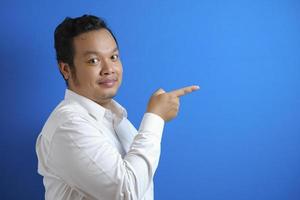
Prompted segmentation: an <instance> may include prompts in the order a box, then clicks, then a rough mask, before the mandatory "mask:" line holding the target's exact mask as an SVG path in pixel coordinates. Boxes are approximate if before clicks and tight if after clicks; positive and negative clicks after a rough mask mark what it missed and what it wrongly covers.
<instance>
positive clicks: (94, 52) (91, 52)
mask: <svg viewBox="0 0 300 200" xmlns="http://www.w3.org/2000/svg"><path fill="white" fill-rule="evenodd" d="M116 51H119V48H118V47H115V48H114V49H113V50H112V51H111V53H114V52H116ZM90 54H100V53H99V52H98V51H85V52H84V54H83V55H84V56H87V55H90Z"/></svg>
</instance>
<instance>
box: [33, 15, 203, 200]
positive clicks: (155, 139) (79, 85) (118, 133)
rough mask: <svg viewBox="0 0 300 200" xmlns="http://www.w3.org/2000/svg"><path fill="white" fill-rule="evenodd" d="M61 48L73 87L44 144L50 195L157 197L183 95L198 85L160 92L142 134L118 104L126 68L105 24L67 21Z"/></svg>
mask: <svg viewBox="0 0 300 200" xmlns="http://www.w3.org/2000/svg"><path fill="white" fill-rule="evenodd" d="M55 49H56V55H57V61H58V65H59V69H60V72H61V74H62V75H63V77H64V79H65V81H66V84H67V89H66V93H65V99H64V100H63V101H62V102H61V103H60V104H59V105H58V106H57V107H56V108H55V110H54V111H53V112H52V113H51V115H50V117H49V118H48V120H47V122H46V123H45V125H44V127H43V129H42V131H41V133H40V135H39V137H38V139H37V144H36V151H37V156H38V172H39V173H40V174H41V175H42V176H43V182H44V186H45V190H46V193H45V198H46V199H47V200H61V199H64V200H77V199H78V200H79V199H85V200H91V199H101V200H102V199H105V200H117V199H138V200H140V199H144V200H149V199H153V176H154V173H155V170H156V168H157V165H158V161H159V156H160V142H161V136H162V132H163V127H164V122H165V121H169V120H171V119H172V118H174V117H175V116H176V115H177V112H178V107H179V97H180V96H182V95H185V94H187V93H190V92H192V91H194V90H196V89H198V86H190V87H186V88H183V89H179V90H176V91H172V92H169V93H166V92H165V91H164V90H162V89H159V90H158V91H156V92H155V93H154V94H153V95H152V97H151V98H150V100H149V103H148V107H147V111H146V113H145V115H144V117H143V119H142V122H141V125H140V128H139V130H138V131H137V130H136V129H135V128H134V127H133V125H132V124H131V123H130V122H129V121H128V120H127V118H126V110H125V109H124V108H123V107H122V106H121V105H119V104H118V103H117V102H116V101H114V100H113V97H114V96H115V95H116V93H117V90H118V88H119V86H120V84H121V81H122V64H121V61H120V58H119V52H118V45H117V41H116V39H115V37H114V35H113V33H112V32H111V30H110V29H109V28H108V27H107V26H106V24H105V23H104V21H103V20H101V19H100V18H98V17H95V16H91V15H84V16H82V17H78V18H74V19H72V18H66V19H65V20H64V21H63V22H62V23H61V24H60V25H59V26H58V27H57V28H56V30H55Z"/></svg>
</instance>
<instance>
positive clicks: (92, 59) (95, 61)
mask: <svg viewBox="0 0 300 200" xmlns="http://www.w3.org/2000/svg"><path fill="white" fill-rule="evenodd" d="M88 63H89V64H92V65H94V64H97V63H99V59H98V58H91V59H89V60H88Z"/></svg>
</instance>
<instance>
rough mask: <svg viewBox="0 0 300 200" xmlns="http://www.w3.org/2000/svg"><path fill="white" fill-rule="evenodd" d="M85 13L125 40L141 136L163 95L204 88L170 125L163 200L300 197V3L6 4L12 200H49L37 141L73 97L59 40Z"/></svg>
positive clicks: (123, 91)
mask: <svg viewBox="0 0 300 200" xmlns="http://www.w3.org/2000/svg"><path fill="white" fill-rule="evenodd" d="M85 13H88V14H94V15H98V16H101V17H103V18H104V19H105V20H106V21H107V22H108V24H109V25H110V27H111V29H112V30H113V31H114V33H115V35H116V37H117V38H118V42H119V45H120V52H121V59H122V62H123V67H124V81H123V85H122V87H121V88H120V91H119V94H118V96H117V97H116V99H117V100H118V101H119V102H120V103H121V104H122V105H124V106H125V107H126V108H127V110H128V113H129V119H130V120H131V121H132V122H133V123H134V125H135V126H136V127H138V126H139V123H140V120H141V118H142V115H143V113H144V111H145V108H146V105H147V101H148V98H149V96H150V95H151V93H152V92H153V91H154V90H156V89H157V88H159V87H162V88H164V89H165V90H167V91H170V90H173V89H177V88H180V87H183V86H187V85H190V84H199V85H200V86H201V90H200V91H197V92H195V93H193V94H190V95H188V96H185V97H183V98H182V99H181V110H180V113H179V115H178V117H177V118H176V119H175V120H173V121H172V122H170V123H168V124H167V125H166V128H165V131H164V136H163V141H162V155H161V160H160V165H159V168H158V170H157V173H156V176H155V183H156V188H155V197H156V200H166V199H172V200H177V199H179V200H181V199H182V200H183V199H184V200H185V199H191V200H194V199H196V200H198V199H204V200H229V199H230V200H299V199H300V100H299V99H300V2H299V1H298V0H281V1H279V0H239V1H235V0H227V1H221V0H185V1H171V0H161V1H137V0H136V1H121V0H120V1H86V0H81V1H66V0H52V1H38V0H27V1H21V0H20V1H8V0H4V1H1V8H0V24H1V28H0V65H1V73H2V75H1V79H0V86H1V98H0V101H1V104H0V105H1V120H0V121H1V126H0V152H1V159H0V194H1V197H0V199H1V200H2V199H3V200H15V199H18V200H19V199H25V200H27V199H30V200H32V199H43V197H44V188H43V183H42V178H41V177H40V176H39V175H38V174H37V158H36V155H35V141H36V137H37V135H38V134H39V131H40V130H41V128H42V126H43V123H44V122H45V120H46V119H47V117H48V115H49V114H50V112H51V111H52V109H53V108H54V107H55V106H56V105H57V104H58V103H59V102H60V100H62V98H63V95H64V90H65V85H64V81H63V79H62V77H61V75H60V74H59V71H58V68H57V64H56V60H55V52H54V47H53V46H54V45H53V31H54V29H55V27H56V26H57V25H58V23H60V22H61V21H62V20H63V19H64V18H65V17H66V16H70V17H76V16H80V15H83V14H85Z"/></svg>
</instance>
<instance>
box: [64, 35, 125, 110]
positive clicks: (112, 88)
mask: <svg viewBox="0 0 300 200" xmlns="http://www.w3.org/2000/svg"><path fill="white" fill-rule="evenodd" d="M73 44H74V50H75V52H74V67H75V72H73V73H71V75H70V76H71V77H70V78H69V88H70V89H71V90H73V91H74V92H76V93H78V94H80V95H82V96H85V97H87V98H89V99H91V100H93V101H95V102H97V103H99V104H100V105H102V106H105V105H106V104H107V103H109V102H110V100H111V99H112V98H113V97H114V96H115V95H116V93H117V90H118V88H119V86H120V84H121V81H122V72H123V69H122V63H121V61H120V59H119V52H118V47H117V44H116V42H115V40H114V38H113V37H112V35H111V34H110V33H109V32H108V31H107V30H106V29H100V30H95V31H90V32H86V33H83V34H81V35H79V36H77V37H75V38H74V40H73Z"/></svg>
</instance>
